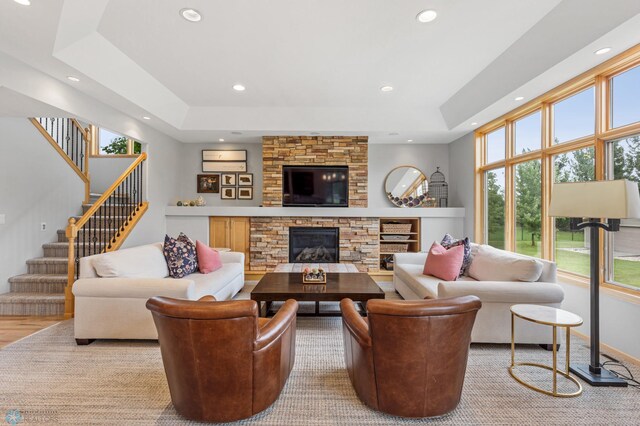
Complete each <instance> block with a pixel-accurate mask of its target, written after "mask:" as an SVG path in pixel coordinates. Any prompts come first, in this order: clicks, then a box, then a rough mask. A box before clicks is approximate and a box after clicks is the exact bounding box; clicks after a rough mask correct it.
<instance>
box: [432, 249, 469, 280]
mask: <svg viewBox="0 0 640 426" xmlns="http://www.w3.org/2000/svg"><path fill="white" fill-rule="evenodd" d="M463 259H464V246H462V245H458V246H455V247H451V248H450V249H448V250H447V249H446V248H444V247H443V246H441V245H440V244H438V243H433V244H432V245H431V248H430V249H429V254H428V255H427V260H426V261H425V263H424V269H423V271H422V273H423V274H424V275H433V276H436V277H438V278H441V279H443V280H445V281H454V280H455V279H456V278H458V275H460V269H461V267H462V261H463Z"/></svg>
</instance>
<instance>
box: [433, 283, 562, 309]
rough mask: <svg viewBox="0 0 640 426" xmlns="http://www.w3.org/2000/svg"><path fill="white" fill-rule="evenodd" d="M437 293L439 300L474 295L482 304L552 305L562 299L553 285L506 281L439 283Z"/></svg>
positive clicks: (560, 290)
mask: <svg viewBox="0 0 640 426" xmlns="http://www.w3.org/2000/svg"><path fill="white" fill-rule="evenodd" d="M437 291H438V295H439V297H440V298H447V297H458V296H468V295H474V296H477V297H478V298H479V299H480V300H481V301H482V303H509V304H517V303H533V304H552V303H561V302H562V300H563V299H564V291H563V290H562V287H560V286H559V285H558V284H554V283H538V282H537V283H532V284H531V285H523V284H522V283H520V282H507V281H483V282H467V281H456V282H450V283H441V284H440V285H439V286H438V290H437Z"/></svg>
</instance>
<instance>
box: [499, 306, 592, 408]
mask: <svg viewBox="0 0 640 426" xmlns="http://www.w3.org/2000/svg"><path fill="white" fill-rule="evenodd" d="M552 328H553V364H552V366H551V367H549V366H548V365H544V364H539V363H536V362H516V361H515V357H516V355H515V354H516V344H515V315H514V314H513V312H512V313H511V365H510V366H509V373H510V374H511V376H512V377H513V378H514V379H516V381H518V382H519V383H520V384H522V385H524V386H526V387H528V388H529V389H533V390H534V391H536V392H540V393H543V394H545V395H551V396H556V397H562V398H570V397H574V396H578V395H580V394H582V385H581V384H580V383H579V382H578V381H577V380H576V379H575V378H574V377H572V376H571V375H570V374H569V365H570V355H569V354H570V348H571V343H570V342H571V335H570V327H565V329H566V369H565V370H564V371H561V370H558V350H557V343H558V326H555V325H554V326H552ZM517 366H529V367H537V368H544V369H545V370H550V371H552V372H553V390H552V391H551V392H549V391H548V390H545V389H541V388H539V387H537V386H533V385H532V384H530V383H527V382H525V381H524V380H523V379H521V378H520V377H518V376H517V374H516V373H515V371H514V369H515V367H517ZM558 374H560V375H561V376H563V377H566V378H567V379H569V380H571V381H572V382H573V383H575V385H576V386H577V387H578V390H577V391H575V392H572V393H562V392H558Z"/></svg>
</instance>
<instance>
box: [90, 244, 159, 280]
mask: <svg viewBox="0 0 640 426" xmlns="http://www.w3.org/2000/svg"><path fill="white" fill-rule="evenodd" d="M91 266H93V268H94V269H95V271H96V274H97V275H98V276H100V277H102V278H118V277H119V278H142V277H144V278H165V277H166V276H168V275H169V269H168V268H167V262H166V261H165V259H164V256H163V254H162V247H161V246H160V245H159V244H148V245H144V246H139V247H133V248H128V249H123V250H116V251H112V252H109V253H104V254H100V255H96V256H93V259H91Z"/></svg>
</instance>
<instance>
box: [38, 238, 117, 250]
mask: <svg viewBox="0 0 640 426" xmlns="http://www.w3.org/2000/svg"><path fill="white" fill-rule="evenodd" d="M74 244H75V243H74ZM80 244H82V245H91V244H93V243H92V242H89V241H86V242H84V241H82V238H80ZM96 244H100V243H99V242H96ZM102 244H106V243H102ZM68 245H69V242H68V241H62V242H61V241H57V242H55V243H44V244H43V245H42V247H43V248H58V247H60V248H61V247H67V246H68Z"/></svg>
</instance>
